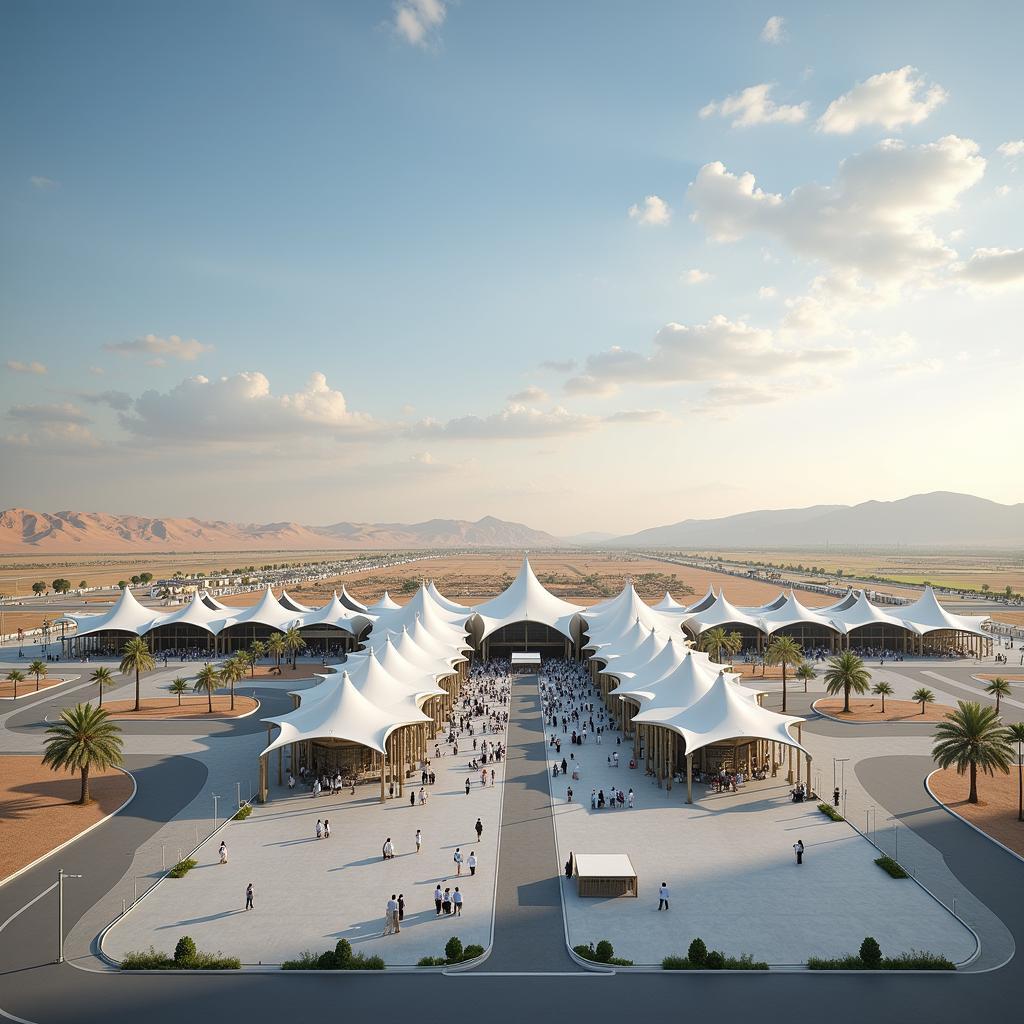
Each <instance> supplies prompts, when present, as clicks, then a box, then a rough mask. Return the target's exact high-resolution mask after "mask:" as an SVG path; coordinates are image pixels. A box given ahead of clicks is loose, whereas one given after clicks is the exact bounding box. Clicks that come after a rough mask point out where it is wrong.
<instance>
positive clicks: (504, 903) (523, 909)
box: [480, 675, 580, 973]
mask: <svg viewBox="0 0 1024 1024" xmlns="http://www.w3.org/2000/svg"><path fill="white" fill-rule="evenodd" d="M546 775H547V758H546V755H545V751H544V724H543V721H542V719H541V713H540V692H539V690H538V688H537V677H536V676H535V675H528V676H520V677H518V678H517V679H515V681H514V682H513V684H512V702H511V710H510V712H509V731H508V757H507V759H506V764H505V804H504V808H503V811H502V819H501V856H500V861H499V863H498V887H497V892H496V893H495V908H494V913H495V917H494V952H493V953H492V954H491V955H490V957H488V959H487V960H486V961H485V962H484V964H483V965H481V967H480V970H482V971H501V972H504V971H512V972H518V971H530V972H537V973H550V972H558V971H578V970H580V968H579V967H577V965H576V964H575V963H574V961H573V960H572V959H571V958H570V957H569V954H568V953H567V952H566V949H565V937H564V931H563V924H562V903H561V897H560V893H559V878H558V875H557V873H556V871H557V864H558V859H557V854H556V852H555V831H554V824H553V822H552V818H551V798H550V796H549V795H548V783H547V778H546Z"/></svg>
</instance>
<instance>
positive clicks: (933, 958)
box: [807, 936, 956, 971]
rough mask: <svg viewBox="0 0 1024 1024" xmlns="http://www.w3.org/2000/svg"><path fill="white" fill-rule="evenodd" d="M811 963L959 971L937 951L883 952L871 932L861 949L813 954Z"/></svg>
mask: <svg viewBox="0 0 1024 1024" xmlns="http://www.w3.org/2000/svg"><path fill="white" fill-rule="evenodd" d="M807 966H808V968H809V969H810V970H812V971H955V970H956V964H954V963H953V962H952V961H951V960H947V959H946V957H944V956H939V955H938V954H936V953H922V952H920V951H918V950H913V949H912V950H911V951H910V952H909V953H900V954H899V955H898V956H886V957H883V956H882V950H881V948H880V947H879V945H878V943H877V942H876V941H875V940H874V939H873V938H871V936H868V937H867V938H866V939H865V940H864V941H863V942H862V943H861V944H860V953H859V954H854V953H848V954H847V955H846V956H839V957H834V958H831V959H830V958H826V957H818V956H811V957H808V958H807Z"/></svg>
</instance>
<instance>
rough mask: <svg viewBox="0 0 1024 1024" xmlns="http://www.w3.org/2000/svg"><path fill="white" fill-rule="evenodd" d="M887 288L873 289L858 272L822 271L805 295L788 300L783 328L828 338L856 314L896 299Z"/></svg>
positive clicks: (842, 328)
mask: <svg viewBox="0 0 1024 1024" xmlns="http://www.w3.org/2000/svg"><path fill="white" fill-rule="evenodd" d="M894 297H895V294H893V293H890V292H888V291H887V290H885V289H872V288H869V287H868V286H867V285H866V284H864V283H863V281H862V280H861V279H860V278H859V277H858V276H857V273H856V272H855V271H851V270H839V271H835V272H833V273H830V274H820V275H819V276H817V277H815V278H814V280H813V281H812V282H811V286H810V289H809V290H808V291H807V293H806V294H804V295H799V296H796V297H795V298H790V299H786V303H785V305H786V315H785V316H784V317H783V319H782V323H781V325H780V326H781V328H782V330H783V331H786V332H791V333H796V334H804V335H809V336H812V337H818V338H825V337H829V336H830V335H834V334H838V333H841V332H842V331H844V329H845V324H846V320H847V319H848V318H849V316H850V315H851V314H853V313H856V312H859V311H862V310H864V309H868V308H870V307H872V306H879V305H882V304H884V303H885V302H887V301H888V300H889V299H891V298H894Z"/></svg>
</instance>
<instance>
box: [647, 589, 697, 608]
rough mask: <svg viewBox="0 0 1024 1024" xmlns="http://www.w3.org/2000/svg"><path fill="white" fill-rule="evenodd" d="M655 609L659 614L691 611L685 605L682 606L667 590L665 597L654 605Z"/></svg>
mask: <svg viewBox="0 0 1024 1024" xmlns="http://www.w3.org/2000/svg"><path fill="white" fill-rule="evenodd" d="M654 609H655V611H659V612H674V611H680V612H685V611H688V610H689V609H688V608H687V607H686V605H685V604H680V603H679V602H678V601H677V600H676V599H675V598H674V597H673V596H672V595H671V594H670V593H669V592H668V591H667V590H666V591H665V596H664V597H663V598H662V599H661V600H660V601H659V602H658V603H657V604H656V605H654Z"/></svg>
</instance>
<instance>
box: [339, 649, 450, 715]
mask: <svg viewBox="0 0 1024 1024" xmlns="http://www.w3.org/2000/svg"><path fill="white" fill-rule="evenodd" d="M345 668H346V671H347V672H348V674H349V677H350V678H351V679H352V682H353V683H355V685H356V689H357V690H358V691H359V692H360V693H361V694H362V695H363V696H364V697H365V698H366V699H367V700H369V701H372V702H373V703H374V704H376V705H377V706H378V707H381V708H384V709H385V710H392V711H403V712H408V711H410V710H415V711H419V710H420V709H421V708H422V706H423V702H424V701H425V700H427V699H428V698H429V697H440V696H442V695H443V694H444V693H445V691H444V690H443V689H441V687H439V686H437V685H432V684H431V683H430V682H429V680H426V679H424V677H423V676H422V675H420V676H419V677H418V678H417V680H416V681H415V682H414V681H413V680H412V679H410V678H406V679H400V678H398V677H397V676H394V675H392V674H391V673H390V672H388V671H387V670H386V669H385V668H384V666H383V665H382V664H381V663H380V661H379V660H378V658H377V655H376V654H372V653H371V654H367V656H366V657H365V658H361V659H360V660H359V661H356V662H353V663H352V664H351V665H348V664H346V666H345Z"/></svg>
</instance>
